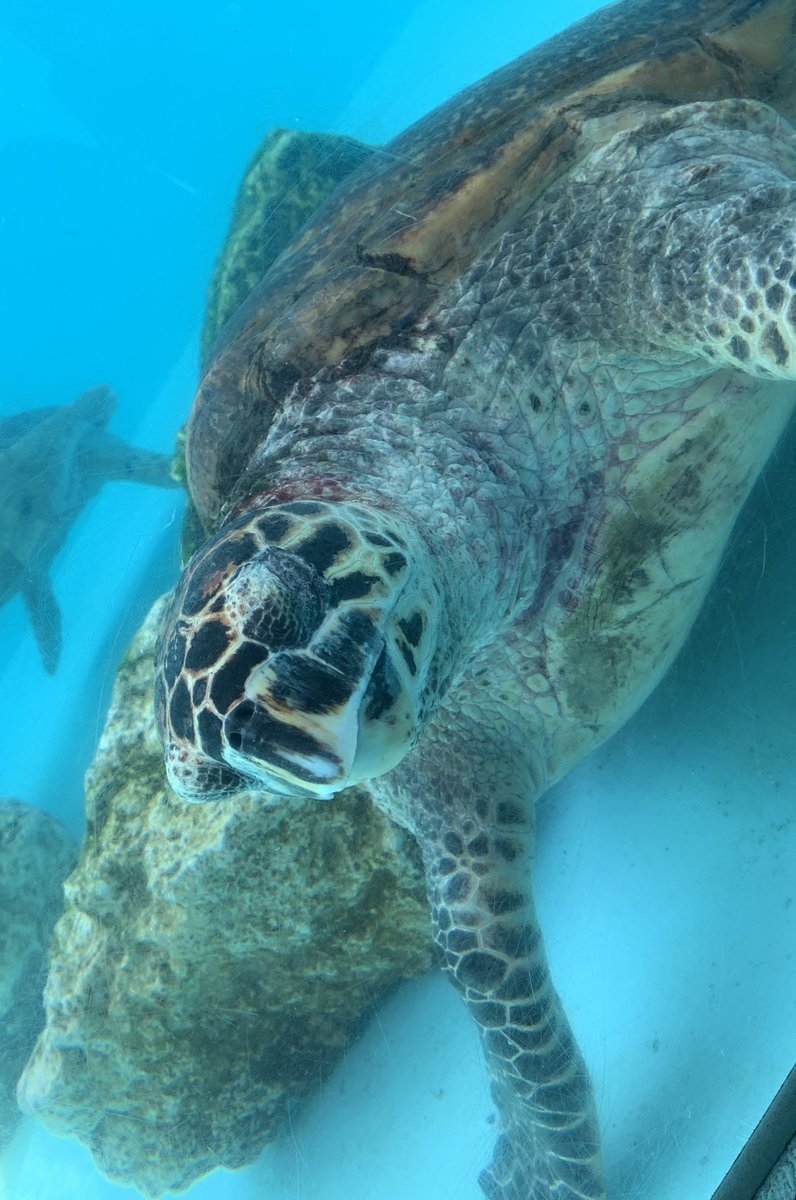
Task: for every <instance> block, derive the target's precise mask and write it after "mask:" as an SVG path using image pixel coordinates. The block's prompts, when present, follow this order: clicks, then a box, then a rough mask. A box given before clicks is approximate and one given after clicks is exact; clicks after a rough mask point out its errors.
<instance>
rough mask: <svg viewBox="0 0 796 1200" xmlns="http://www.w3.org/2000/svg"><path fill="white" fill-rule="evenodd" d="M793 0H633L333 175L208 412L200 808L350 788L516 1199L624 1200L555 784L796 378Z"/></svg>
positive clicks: (195, 609) (175, 697)
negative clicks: (464, 1045) (555, 948)
mask: <svg viewBox="0 0 796 1200" xmlns="http://www.w3.org/2000/svg"><path fill="white" fill-rule="evenodd" d="M795 21H796V0H624V2H622V3H618V4H614V5H612V6H610V7H608V8H605V9H603V10H601V11H599V12H596V13H594V14H593V15H592V16H590V17H588V18H587V19H586V20H584V21H582V22H580V23H579V24H577V25H575V26H574V27H573V28H571V29H570V30H569V31H567V32H565V33H564V34H562V35H560V36H558V37H555V38H553V39H552V40H551V41H549V42H547V43H546V44H544V45H542V46H540V47H539V48H537V49H535V50H533V51H532V52H530V53H529V54H527V55H525V56H524V57H523V58H520V59H518V60H517V61H516V62H514V63H513V64H511V65H509V66H508V67H506V68H504V69H503V70H500V71H498V72H496V73H495V74H493V75H491V76H489V77H488V78H486V79H485V80H483V81H482V82H481V83H479V84H477V85H476V86H474V87H472V88H470V89H469V90H467V91H465V92H464V93H462V94H461V95H460V96H458V97H456V98H454V99H453V100H451V101H450V102H448V103H447V104H445V105H443V107H442V108H440V109H439V110H437V111H436V112H434V113H432V114H431V115H430V116H429V117H427V118H426V119H425V120H422V121H420V122H419V123H418V124H417V125H414V126H413V127H412V128H410V129H409V130H408V131H407V132H406V133H404V134H403V135H402V136H400V137H398V138H397V139H396V140H395V141H394V142H392V143H391V144H390V145H389V146H388V147H387V148H386V151H387V152H386V153H383V154H376V155H375V156H374V157H373V158H372V159H371V160H370V161H369V162H368V163H366V164H365V165H364V166H363V167H362V168H361V169H359V170H358V171H357V172H356V173H355V174H354V175H353V176H351V177H350V178H349V179H348V180H346V181H345V182H344V183H343V184H341V186H340V188H339V189H338V190H336V191H335V192H334V193H333V195H332V196H331V198H330V199H329V200H328V201H327V202H326V204H325V205H324V206H323V207H322V208H321V209H320V210H319V212H318V213H317V214H316V215H315V216H314V217H313V218H312V219H310V221H309V223H308V224H307V225H306V226H305V227H304V228H303V230H302V232H301V233H300V234H299V235H298V236H297V238H296V239H295V240H294V241H293V242H292V244H291V245H290V246H289V247H288V248H287V249H286V251H285V252H284V253H283V254H282V255H281V256H280V257H279V259H278V260H277V261H276V262H275V263H273V264H272V266H271V267H270V269H269V271H268V272H267V274H266V275H265V277H264V279H263V280H262V281H261V283H260V284H259V285H258V287H257V288H256V289H255V291H254V292H253V293H252V295H251V296H250V297H249V299H248V300H247V301H246V302H245V303H244V304H243V305H242V307H241V308H240V310H239V311H238V313H237V314H236V315H235V316H234V317H233V318H232V319H231V320H230V321H229V322H228V323H227V325H226V327H225V330H224V332H223V333H222V336H221V337H220V339H219V341H218V343H217V345H216V348H215V351H214V354H213V357H212V361H211V362H210V365H209V367H208V370H207V372H206V374H205V375H204V378H203V380H202V382H201V384H200V387H199V390H198V393H197V396H196V399H195V402H194V407H193V411H192V415H191V419H190V423H189V428H188V439H187V460H188V476H189V482H190V488H191V492H192V495H193V499H194V502H195V504H196V506H197V509H198V511H199V514H200V516H201V518H202V521H203V522H204V525H205V528H206V529H207V531H208V533H209V535H210V536H209V540H208V541H207V542H206V544H205V545H203V546H202V547H201V548H200V549H199V550H198V551H197V553H196V554H195V556H194V557H193V559H192V560H191V562H190V563H189V564H188V566H187V568H186V570H185V572H184V574H183V577H182V579H181V581H180V583H179V584H178V586H177V588H176V589H175V593H174V596H173V599H172V602H171V605H170V608H169V611H168V614H167V617H166V619H165V624H164V627H163V630H162V634H161V639H160V645H159V652H158V660H157V679H156V697H157V699H156V706H157V715H158V722H159V728H160V732H161V736H162V739H163V742H164V745H165V756H166V763H167V768H168V774H169V778H170V781H171V784H172V786H173V787H174V789H175V790H176V791H177V792H178V793H179V794H180V795H182V796H183V797H185V798H186V799H187V800H192V801H201V800H213V799H216V798H218V797H222V796H225V795H228V794H230V793H233V792H235V791H239V790H241V789H249V790H254V791H262V792H265V793H270V794H272V795H276V796H284V797H290V796H291V795H294V796H295V795H300V796H306V795H308V794H310V795H316V796H318V797H319V799H326V798H329V797H331V796H333V795H334V793H335V792H337V791H338V790H339V789H341V788H343V787H345V786H346V785H347V784H349V783H353V782H357V781H362V780H367V781H370V782H369V787H370V789H371V791H372V795H373V798H374V800H375V802H376V803H377V804H379V805H381V806H382V807H383V808H384V809H385V810H386V811H387V812H388V813H390V814H391V815H392V816H393V817H394V818H395V819H396V820H397V821H399V822H400V823H402V824H403V825H405V826H407V827H408V828H409V829H411V830H413V831H414V833H415V834H416V836H417V838H418V841H419V844H420V847H421V850H422V854H423V859H424V862H425V867H426V872H427V878H428V891H429V898H430V905H431V912H432V920H433V929H434V936H435V939H436V941H437V943H438V945H439V947H440V950H441V954H442V956H443V960H444V965H445V968H446V970H447V972H448V973H449V975H450V977H451V979H452V981H453V982H454V984H455V985H456V987H457V988H458V989H459V991H460V992H461V993H462V995H463V996H464V998H465V1000H466V1003H467V1005H468V1007H469V1010H470V1012H471V1014H472V1016H473V1018H474V1019H475V1021H476V1022H477V1024H478V1027H479V1029H480V1031H481V1034H482V1040H483V1045H484V1049H485V1052H486V1057H487V1063H488V1066H489V1070H490V1072H491V1075H492V1078H493V1092H494V1096H495V1100H496V1102H497V1105H498V1108H499V1112H500V1118H501V1122H502V1132H501V1135H500V1138H499V1140H498V1145H497V1148H496V1150H495V1154H494V1157H493V1161H492V1163H491V1165H490V1166H489V1167H488V1168H487V1169H486V1171H485V1172H484V1174H483V1175H482V1179H481V1183H482V1187H483V1189H484V1191H485V1192H486V1194H487V1195H488V1196H490V1197H493V1198H497V1200H529V1198H531V1197H533V1198H534V1200H553V1198H555V1200H572V1198H574V1197H589V1198H590V1200H594V1198H595V1197H599V1196H602V1195H603V1194H604V1184H603V1180H602V1170H601V1165H600V1151H599V1139H598V1133H597V1126H596V1119H595V1113H594V1106H593V1100H592V1096H591V1090H590V1085H589V1080H588V1075H587V1071H586V1068H585V1066H584V1063H583V1060H582V1058H581V1055H580V1053H579V1051H578V1048H577V1046H576V1044H575V1041H574V1038H573V1035H572V1032H571V1030H570V1026H569V1024H568V1021H567V1019H566V1016H565V1014H564V1012H563V1010H562V1006H561V1004H560V1002H559V1000H558V997H557V995H556V993H555V990H554V988H553V985H552V983H551V980H550V976H549V972H548V968H547V965H546V960H545V953H544V949H543V941H542V935H541V932H540V930H539V927H538V924H537V921H536V918H535V916H534V910H533V904H532V899H531V891H530V855H531V843H532V836H533V834H532V829H533V808H534V799H535V798H536V796H538V795H539V793H540V792H541V791H542V790H543V789H544V788H546V787H547V786H549V784H551V783H552V782H553V781H554V780H556V779H558V778H560V777H561V775H562V774H564V773H565V772H566V771H567V770H568V768H569V767H571V766H572V764H573V763H575V762H576V761H577V760H578V759H579V758H581V756H582V755H584V754H585V753H586V752H587V751H588V750H590V749H591V748H592V747H593V746H595V745H596V744H597V743H598V742H600V741H602V740H603V739H604V738H606V737H607V736H608V735H609V734H610V733H611V732H613V731H614V730H616V729H617V728H618V727H619V726H620V725H622V724H623V722H624V721H626V720H627V718H628V717H629V716H630V715H631V713H632V712H633V711H634V710H635V709H636V708H637V707H638V705H639V704H640V703H641V701H642V700H643V699H644V698H645V697H646V696H647V695H648V694H649V692H650V691H651V690H652V688H653V687H654V686H655V684H656V683H657V682H658V681H659V680H660V678H661V676H662V675H663V673H664V672H665V671H666V669H667V667H668V666H669V664H670V663H671V662H672V660H673V658H674V656H675V654H676V653H677V650H678V648H679V647H680V646H681V645H682V643H683V640H684V638H685V636H686V634H687V632H688V630H689V628H690V626H691V625H692V623H693V621H694V618H695V615H696V613H697V611H698V609H699V607H700V605H701V603H702V601H703V599H704V597H705V595H706V592H707V590H708V588H709V586H710V583H711V580H712V578H713V576H714V573H715V571H716V568H717V565H718V563H719V560H720V558H721V555H722V550H723V547H724V546H725V544H726V540H727V537H728V534H729V532H730V530H731V528H732V525H733V523H734V521H735V518H736V516H737V514H738V512H739V509H740V507H741V506H742V504H743V502H744V498H745V497H746V495H747V493H748V491H749V488H750V486H751V484H752V482H753V481H754V479H755V477H756V476H757V475H758V473H759V471H760V469H761V467H762V465H763V464H764V463H765V461H766V459H767V457H768V455H769V453H770V451H771V449H772V447H773V446H774V445H775V443H776V442H777V440H778V438H779V436H780V434H781V432H782V430H783V429H784V427H785V425H786V423H787V421H788V420H789V418H790V415H791V411H792V404H791V402H792V400H793V397H794V389H793V386H792V381H793V380H794V379H796V182H794V181H795V180H796V132H794V129H793V127H792V126H791V124H790V123H789V122H790V120H791V118H792V117H793V115H794V105H795V104H796V71H795V69H794V59H795V57H796V37H794V22H795Z"/></svg>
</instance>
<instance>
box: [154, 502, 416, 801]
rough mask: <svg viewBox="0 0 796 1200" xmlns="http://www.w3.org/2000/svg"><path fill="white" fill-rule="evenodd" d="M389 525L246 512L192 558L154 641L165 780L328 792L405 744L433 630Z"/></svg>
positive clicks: (347, 508) (308, 506) (337, 513)
mask: <svg viewBox="0 0 796 1200" xmlns="http://www.w3.org/2000/svg"><path fill="white" fill-rule="evenodd" d="M416 574H417V572H416V568H415V564H414V561H413V559H412V556H411V554H410V552H409V550H408V548H407V545H406V542H405V541H404V539H403V538H402V536H401V534H400V532H399V531H398V529H397V528H392V527H391V523H390V521H389V519H386V520H385V519H384V517H383V514H381V513H379V514H378V516H377V517H375V516H374V514H371V513H369V512H367V511H366V510H365V509H364V508H359V507H358V506H356V505H353V504H347V503H346V504H339V503H335V504H329V503H325V502H323V501H316V500H297V501H292V502H291V503H287V504H281V505H272V506H269V507H267V508H262V509H255V510H253V511H251V512H247V513H246V514H244V515H243V516H241V517H239V518H238V519H237V520H235V521H232V522H231V523H230V524H228V525H226V526H225V527H224V528H223V529H222V530H221V531H220V533H218V534H217V535H216V537H215V538H213V539H212V540H211V541H210V542H209V543H207V545H205V546H204V547H203V548H202V549H201V550H200V551H199V552H198V553H197V554H196V555H195V557H194V558H193V559H192V561H191V562H190V563H189V565H188V568H187V569H186V571H185V572H184V574H183V578H182V581H181V583H180V585H179V586H178V588H177V590H176V592H175V595H174V597H173V599H172V602H171V607H170V610H169V613H168V615H167V618H166V620H165V622H164V626H163V633H162V635H161V639H160V642H159V645H158V654H157V676H156V691H155V702H156V703H155V707H156V714H157V721H158V729H159V732H160V735H161V738H162V739H163V742H164V745H165V747H166V767H167V772H168V776H169V782H170V783H171V786H172V787H173V788H174V790H175V791H176V792H178V793H179V794H180V795H182V796H183V797H184V798H185V799H188V800H212V799H218V798H219V797H221V796H224V795H230V794H233V793H235V792H239V791H242V790H253V791H266V792H274V793H277V794H283V795H306V794H315V795H318V796H321V797H327V796H331V795H332V794H333V793H334V792H336V791H339V790H340V788H342V787H344V786H346V785H347V784H350V783H354V782H357V781H358V780H361V779H365V778H372V777H373V776H376V775H380V774H383V773H384V772H385V771H387V770H389V769H390V768H391V767H392V766H394V765H395V763H396V762H397V761H398V760H399V759H400V758H401V757H403V754H404V753H406V751H407V750H408V749H409V748H410V747H411V745H412V744H413V743H414V741H415V740H416V737H417V735H418V732H419V729H420V727H421V724H422V716H423V711H424V707H425V705H424V701H423V687H424V684H425V682H426V679H427V676H428V668H429V664H430V661H431V658H432V655H433V639H434V621H433V619H432V612H431V607H433V606H432V605H431V604H430V603H429V602H428V600H427V598H426V597H424V593H423V589H422V588H420V589H419V590H418V589H416V588H415V587H413V586H408V585H411V584H412V583H413V582H414V579H415V576H416Z"/></svg>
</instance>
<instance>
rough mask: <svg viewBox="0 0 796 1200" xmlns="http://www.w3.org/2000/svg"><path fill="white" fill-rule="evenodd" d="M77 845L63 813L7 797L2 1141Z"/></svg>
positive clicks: (0, 897)
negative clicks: (63, 821) (58, 817)
mask: <svg viewBox="0 0 796 1200" xmlns="http://www.w3.org/2000/svg"><path fill="white" fill-rule="evenodd" d="M76 858H77V846H76V843H75V840H74V838H73V837H72V835H71V834H70V833H69V831H68V830H67V829H65V828H64V826H63V825H61V824H60V822H59V821H56V820H55V818H54V817H51V816H50V815H49V813H46V812H42V811H41V809H38V808H31V807H30V806H29V805H27V804H22V803H21V802H20V801H18V800H9V799H5V798H3V799H0V913H1V914H2V919H0V1149H2V1147H3V1145H4V1144H5V1143H6V1142H7V1141H8V1140H9V1138H10V1136H11V1134H12V1133H13V1131H14V1127H15V1125H16V1122H17V1118H18V1116H19V1113H18V1109H17V1103H16V1099H15V1095H14V1092H15V1088H16V1082H17V1077H18V1076H19V1073H20V1071H21V1070H22V1068H23V1067H24V1065H25V1062H26V1060H27V1058H28V1055H29V1054H30V1052H31V1050H32V1049H33V1045H34V1042H35V1041H36V1035H37V1034H38V1032H39V1030H40V1029H41V1026H42V1024H43V1023H44V1011H43V1009H42V1003H41V992H42V987H43V986H44V979H45V975H46V951H47V942H48V941H49V938H50V934H51V933H52V928H53V925H54V924H55V921H56V919H57V917H58V915H59V913H60V912H61V910H62V908H63V890H62V889H63V881H64V878H65V877H66V876H67V875H68V874H69V872H70V871H71V870H72V868H73V867H74V865H75V860H76Z"/></svg>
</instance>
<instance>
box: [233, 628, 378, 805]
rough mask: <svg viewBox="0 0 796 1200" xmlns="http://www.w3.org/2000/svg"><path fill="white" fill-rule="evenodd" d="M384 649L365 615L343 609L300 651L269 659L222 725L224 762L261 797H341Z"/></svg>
mask: <svg viewBox="0 0 796 1200" xmlns="http://www.w3.org/2000/svg"><path fill="white" fill-rule="evenodd" d="M383 644H384V639H383V637H382V635H381V633H380V632H379V629H378V627H377V625H376V622H375V621H374V620H373V616H372V615H371V614H368V613H364V612H361V611H360V612H357V611H355V610H348V611H347V612H344V613H340V612H337V613H335V614H334V616H333V619H331V620H330V622H327V623H325V624H324V626H322V627H321V629H320V630H319V632H318V635H317V637H316V638H314V639H313V640H312V642H311V643H310V646H308V648H307V649H306V650H283V651H279V652H277V653H276V654H272V655H271V657H270V658H269V659H267V661H266V662H265V663H263V664H262V666H261V667H259V668H258V669H257V670H256V671H255V672H253V674H252V675H251V677H250V679H249V682H248V684H247V687H246V694H245V696H244V698H243V699H242V700H241V701H240V703H239V704H237V705H235V706H234V707H233V708H232V709H230V711H229V713H228V714H227V716H226V718H225V721H224V737H225V742H226V749H225V752H224V758H225V760H226V762H227V763H228V764H229V765H230V766H232V767H234V768H235V769H236V770H238V771H241V772H242V773H243V774H245V775H247V776H248V777H250V778H252V777H253V778H254V779H256V780H257V783H258V784H259V786H260V787H261V788H263V790H266V791H274V792H278V793H282V794H294V795H295V794H298V795H307V794H313V795H316V796H319V797H322V798H328V797H330V796H332V795H334V793H335V792H338V791H340V790H341V788H343V787H345V786H346V783H347V782H348V780H349V777H350V775H351V772H352V768H353V766H354V759H355V758H356V753H357V739H358V735H359V710H360V706H361V704H362V698H363V696H364V694H365V691H366V689H367V687H368V684H369V682H370V677H371V674H372V671H373V668H374V666H375V664H376V662H377V660H378V657H379V654H380V653H381V649H382V646H383Z"/></svg>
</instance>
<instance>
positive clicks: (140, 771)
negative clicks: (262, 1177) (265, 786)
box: [18, 601, 432, 1196]
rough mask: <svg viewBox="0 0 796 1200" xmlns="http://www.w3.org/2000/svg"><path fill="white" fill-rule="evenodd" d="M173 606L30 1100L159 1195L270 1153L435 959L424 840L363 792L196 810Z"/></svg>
mask: <svg viewBox="0 0 796 1200" xmlns="http://www.w3.org/2000/svg"><path fill="white" fill-rule="evenodd" d="M162 604H163V602H162V601H160V602H158V604H157V605H156V606H155V607H154V609H153V610H152V612H151V613H150V615H149V617H148V619H147V621H146V623H145V625H144V626H143V627H142V629H141V631H140V633H139V635H138V636H137V638H136V640H135V642H134V643H133V645H132V647H131V649H130V652H129V654H128V656H127V658H126V660H125V662H124V663H123V665H122V667H121V669H120V672H119V676H118V678H117V682H116V688H115V691H114V695H113V700H112V704H111V710H110V713H109V716H108V722H107V725H106V728H105V732H104V734H103V737H102V740H101V743H100V747H99V750H98V753H97V756H96V759H95V761H94V764H93V766H92V767H91V770H90V771H89V774H88V777H87V815H88V830H87V836H86V840H85V844H84V847H83V851H82V856H81V859H80V862H79V864H78V866H77V869H76V870H75V872H74V873H73V874H72V876H71V878H70V879H69V880H68V881H67V884H66V887H65V895H66V911H65V912H64V915H63V916H62V918H61V919H60V921H59V922H58V924H57V926H56V930H55V934H54V938H53V945H52V951H51V968H50V974H49V978H48V981H47V986H46V989H45V1007H46V1017H47V1023H46V1027H45V1029H44V1031H43V1033H42V1034H41V1036H40V1038H39V1041H38V1044H37V1046H36V1049H35V1052H34V1054H33V1056H32V1058H31V1060H30V1062H29V1064H28V1066H27V1068H26V1070H25V1072H24V1075H23V1076H22V1079H21V1081H20V1085H19V1092H18V1094H19V1100H20V1105H21V1107H23V1108H24V1109H25V1110H26V1111H27V1112H31V1113H34V1114H35V1115H36V1116H37V1117H39V1119H41V1120H42V1121H43V1122H44V1123H45V1124H46V1125H47V1126H48V1127H49V1128H50V1129H51V1130H53V1131H54V1132H56V1133H59V1134H72V1135H75V1136H77V1137H78V1138H80V1139H81V1141H83V1142H85V1143H86V1144H87V1145H88V1146H89V1147H90V1149H91V1151H92V1153H93V1154H94V1157H95V1159H96V1161H97V1164H98V1165H99V1167H100V1168H101V1170H103V1171H104V1172H105V1173H106V1174H107V1175H109V1176H110V1177H111V1178H113V1179H116V1180H119V1181H121V1182H123V1183H126V1184H132V1185H135V1186H136V1187H138V1188H139V1189H140V1190H141V1191H142V1192H143V1193H144V1194H145V1195H147V1196H157V1195H159V1194H160V1193H162V1192H163V1191H165V1190H166V1189H180V1188H184V1187H186V1186H188V1185H189V1184H190V1183H191V1182H192V1181H193V1180H194V1179H196V1178H197V1177H198V1176H200V1175H202V1174H204V1173H206V1172H208V1171H209V1170H211V1169H213V1168H214V1167H217V1166H218V1165H219V1164H220V1163H223V1164H224V1165H225V1166H228V1167H230V1168H232V1167H238V1166H241V1165H243V1164H244V1163H248V1162H250V1161H252V1160H253V1159H254V1158H255V1157H256V1156H257V1155H258V1154H259V1152H260V1150H261V1149H262V1147H263V1146H264V1145H265V1143H266V1142H267V1141H268V1140H269V1139H270V1138H271V1137H272V1136H273V1135H274V1133H275V1132H276V1130H277V1128H278V1126H279V1124H280V1122H281V1120H282V1117H283V1115H284V1114H285V1110H286V1107H287V1105H288V1104H289V1103H290V1102H291V1101H295V1100H296V1099H297V1098H300V1097H302V1096H306V1095H308V1094H309V1093H312V1092H314V1091H315V1090H316V1089H317V1088H318V1086H319V1085H320V1083H322V1081H323V1080H324V1078H325V1077H326V1076H327V1075H328V1074H329V1072H330V1071H331V1069H332V1067H333V1066H334V1064H335V1063H336V1062H337V1061H338V1060H339V1059H340V1057H341V1056H342V1054H343V1053H344V1051H345V1048H346V1046H347V1045H348V1043H349V1042H350V1040H351V1039H352V1038H353V1037H355V1036H356V1033H357V1030H358V1029H359V1028H360V1027H361V1025H362V1023H363V1021H364V1020H365V1018H366V1017H367V1015H368V1013H369V1012H370V1010H371V1009H372V1008H373V1006H374V1005H375V1004H376V1003H377V1002H378V1001H379V1000H380V999H381V997H382V996H383V995H384V994H385V992H386V991H387V990H388V989H389V988H390V987H392V986H393V985H394V984H395V983H396V982H397V981H398V980H400V979H401V978H403V977H405V976H411V975H417V974H419V973H421V972H423V971H424V970H426V969H427V968H428V967H429V966H430V965H431V956H432V950H431V939H430V931H429V921H428V915H427V906H426V898H425V889H424V884H423V881H422V870H421V866H420V861H419V856H418V853H417V850H416V848H415V846H414V843H413V842H412V840H411V839H410V838H409V837H408V836H407V835H406V834H404V833H403V832H402V831H401V830H399V829H398V828H397V827H395V826H393V825H391V824H390V823H389V822H388V821H387V819H386V818H385V817H384V816H383V815H382V814H381V813H379V811H378V810H377V809H376V808H375V807H374V806H373V805H372V804H371V803H370V801H369V799H368V797H367V795H366V793H364V792H363V791H361V790H351V791H349V792H346V793H343V794H341V795H340V796H338V797H337V798H336V799H335V800H334V801H332V802H329V803H323V802H318V801H306V802H305V801H290V802H287V803H284V804H280V806H279V807H268V806H266V804H265V803H263V801H262V800H257V799H255V798H254V797H250V796H244V797H238V798H235V799H232V800H229V801H224V802H219V803H215V804H208V805H188V804H185V803H184V802H182V801H181V800H179V799H178V798H177V797H175V796H174V795H173V793H171V792H170V791H169V790H168V788H167V785H166V781H165V774H164V769H163V759H162V751H161V748H160V745H159V742H158V739H157V735H156V732H155V728H154V720H153V716H152V695H151V687H152V656H153V652H154V643H155V638H156V635H157V628H158V623H159V618H160V613H161V611H162Z"/></svg>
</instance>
